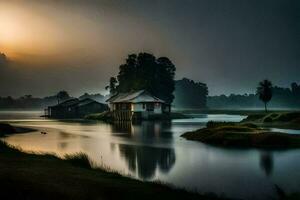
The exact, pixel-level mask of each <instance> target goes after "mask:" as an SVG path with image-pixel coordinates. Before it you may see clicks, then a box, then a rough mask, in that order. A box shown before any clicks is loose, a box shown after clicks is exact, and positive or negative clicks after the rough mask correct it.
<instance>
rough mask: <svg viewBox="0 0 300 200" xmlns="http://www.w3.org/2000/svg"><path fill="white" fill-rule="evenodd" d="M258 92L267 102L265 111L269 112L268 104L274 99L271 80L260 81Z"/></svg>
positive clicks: (262, 99) (265, 102) (263, 100)
mask: <svg viewBox="0 0 300 200" xmlns="http://www.w3.org/2000/svg"><path fill="white" fill-rule="evenodd" d="M256 94H257V95H258V96H259V99H260V100H261V101H262V102H264V104H265V111H266V112H267V104H268V102H269V101H270V100H271V99H272V83H271V81H269V80H263V81H261V82H259V84H258V87H257V90H256Z"/></svg>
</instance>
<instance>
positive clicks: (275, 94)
mask: <svg viewBox="0 0 300 200" xmlns="http://www.w3.org/2000/svg"><path fill="white" fill-rule="evenodd" d="M271 91H272V99H271V100H270V102H269V107H271V108H285V109H288V108H300V85H298V84H297V83H292V84H291V86H290V88H284V87H278V86H272V87H271ZM207 106H208V107H209V108H212V109H226V108H228V109H230V108H236V109H238V108H249V109H251V108H262V107H264V104H263V103H262V102H261V101H260V97H259V92H258V93H256V94H244V95H240V94H231V95H228V96H226V95H218V96H210V97H208V98H207Z"/></svg>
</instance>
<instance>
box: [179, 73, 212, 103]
mask: <svg viewBox="0 0 300 200" xmlns="http://www.w3.org/2000/svg"><path fill="white" fill-rule="evenodd" d="M175 88H176V89H175V100H174V105H175V107H176V108H206V99H207V95H208V88H207V85H206V84H205V83H201V82H194V81H193V80H190V79H187V78H183V79H182V80H178V81H176V82H175Z"/></svg>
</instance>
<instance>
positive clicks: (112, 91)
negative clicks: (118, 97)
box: [105, 77, 118, 94]
mask: <svg viewBox="0 0 300 200" xmlns="http://www.w3.org/2000/svg"><path fill="white" fill-rule="evenodd" d="M117 83H118V81H117V79H116V78H115V77H110V79H109V85H108V86H106V87H105V89H106V90H109V93H110V94H115V93H116V91H117V90H116V89H117V88H116V87H117Z"/></svg>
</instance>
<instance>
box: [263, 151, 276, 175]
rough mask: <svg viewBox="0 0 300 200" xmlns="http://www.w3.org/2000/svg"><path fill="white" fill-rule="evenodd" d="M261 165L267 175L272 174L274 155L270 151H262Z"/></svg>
mask: <svg viewBox="0 0 300 200" xmlns="http://www.w3.org/2000/svg"><path fill="white" fill-rule="evenodd" d="M260 167H261V168H262V170H263V171H264V172H265V173H266V175H267V176H270V175H271V174H272V171H273V168H274V161H273V155H272V154H271V153H270V152H262V153H260Z"/></svg>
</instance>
